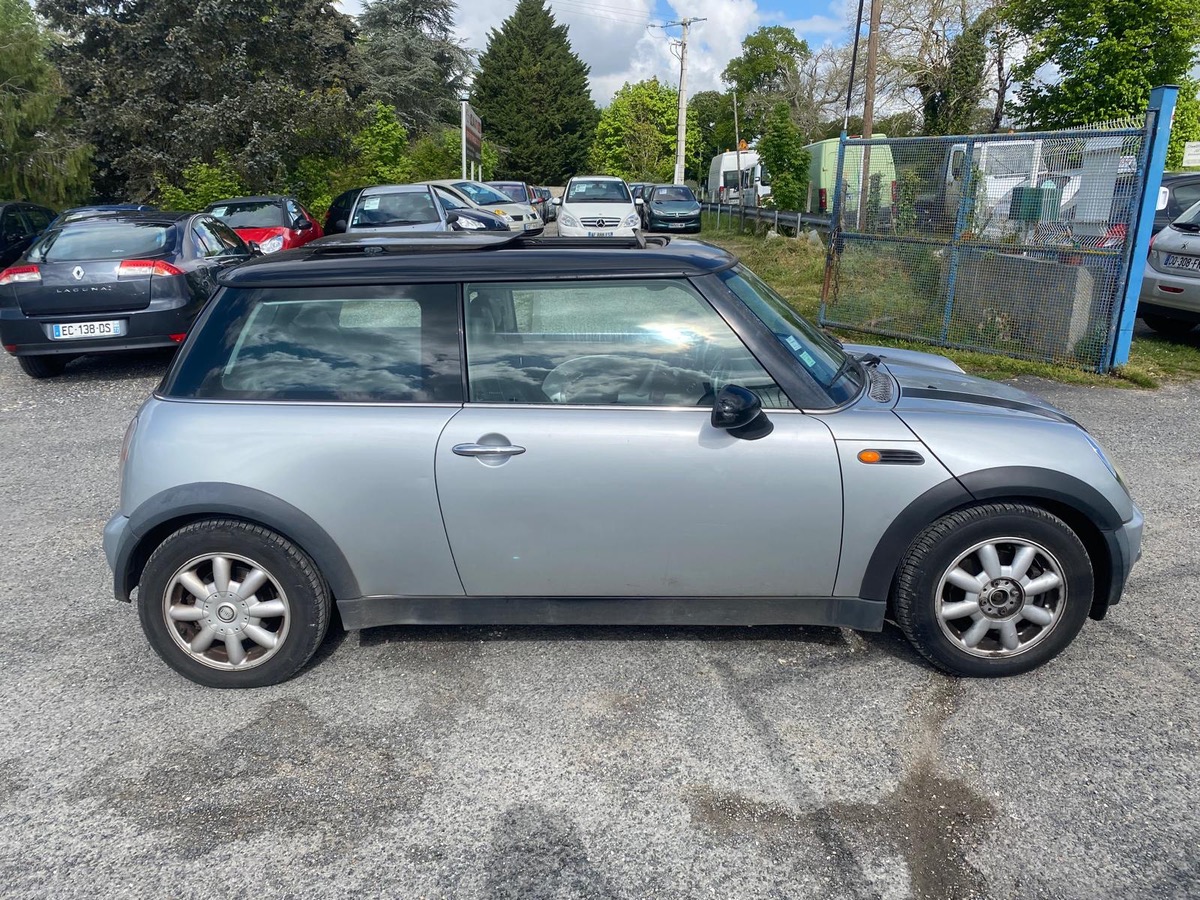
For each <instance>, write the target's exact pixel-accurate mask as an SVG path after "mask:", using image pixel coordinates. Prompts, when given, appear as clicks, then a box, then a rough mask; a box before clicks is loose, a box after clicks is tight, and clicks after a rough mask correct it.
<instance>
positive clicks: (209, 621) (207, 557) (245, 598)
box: [138, 519, 330, 687]
mask: <svg viewBox="0 0 1200 900" xmlns="http://www.w3.org/2000/svg"><path fill="white" fill-rule="evenodd" d="M329 611H330V599H329V590H328V588H327V587H326V586H325V583H324V581H323V580H322V579H321V576H320V575H319V573H318V572H317V569H316V566H315V565H314V564H313V562H312V560H310V559H309V558H308V557H307V556H306V555H305V554H304V553H303V552H302V551H301V550H300V549H299V548H298V547H296V546H295V545H294V544H292V543H291V542H290V541H288V540H287V539H286V538H284V537H281V536H280V535H278V534H275V533H274V532H272V531H269V530H267V529H266V528H262V527H260V526H257V525H251V524H249V523H247V522H241V521H238V520H236V519H205V520H201V521H199V522H194V523H192V524H190V525H188V526H186V527H184V528H181V529H180V530H179V531H176V532H175V533H174V534H172V535H171V536H170V537H168V538H167V539H166V540H165V541H163V543H162V544H160V545H159V547H158V549H156V550H155V551H154V553H153V555H151V557H150V559H149V561H148V562H147V563H146V568H145V571H144V572H143V573H142V577H141V581H140V584H139V587H138V615H139V618H140V619H141V623H142V630H143V631H144V632H145V634H146V638H147V639H148V640H149V641H150V645H151V646H152V647H153V648H154V650H155V651H156V652H157V653H158V655H159V656H161V657H162V658H163V660H164V661H165V662H166V663H167V665H169V666H170V667H171V668H173V669H174V670H175V671H177V672H179V673H180V674H181V675H184V676H185V677H187V678H190V679H191V680H192V681H195V682H198V683H199V684H203V685H207V686H209V687H262V686H264V685H268V684H276V683H278V682H280V681H285V680H287V679H288V678H290V677H291V676H292V675H294V674H295V673H296V672H297V671H298V670H299V669H300V668H301V667H302V666H303V665H304V664H305V663H306V662H308V660H309V659H310V658H311V657H312V655H313V653H314V652H316V649H317V647H318V645H320V643H321V639H322V638H323V637H324V636H325V631H326V629H327V628H328V627H329Z"/></svg>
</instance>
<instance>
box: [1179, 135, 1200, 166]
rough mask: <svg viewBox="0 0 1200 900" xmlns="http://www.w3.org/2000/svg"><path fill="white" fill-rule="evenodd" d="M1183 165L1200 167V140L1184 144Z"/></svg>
mask: <svg viewBox="0 0 1200 900" xmlns="http://www.w3.org/2000/svg"><path fill="white" fill-rule="evenodd" d="M1183 167H1184V168H1185V169H1190V168H1192V167H1195V168H1200V141H1188V142H1187V143H1186V144H1184V145H1183Z"/></svg>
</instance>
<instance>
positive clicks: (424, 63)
mask: <svg viewBox="0 0 1200 900" xmlns="http://www.w3.org/2000/svg"><path fill="white" fill-rule="evenodd" d="M457 7H458V4H457V2H455V0H371V2H368V3H367V4H366V5H365V6H364V7H363V11H362V14H361V15H360V16H359V17H358V26H359V29H360V46H361V47H362V55H363V60H364V62H365V64H366V75H367V83H368V85H369V87H368V89H367V94H368V96H369V97H370V98H371V99H373V100H380V101H382V102H384V103H386V104H388V105H389V106H391V107H393V108H394V109H395V110H396V115H397V116H398V117H399V119H400V121H401V122H403V123H404V125H405V126H406V127H408V128H409V129H426V128H429V127H431V126H435V125H437V124H439V123H441V124H450V123H454V122H457V121H458V98H459V97H460V96H461V95H462V93H463V88H464V79H465V77H466V74H467V72H469V71H470V69H471V54H470V53H469V52H467V50H465V49H464V48H463V47H462V46H461V45H460V44H459V43H458V41H457V40H456V39H455V38H454V12H455V9H456V8H457Z"/></svg>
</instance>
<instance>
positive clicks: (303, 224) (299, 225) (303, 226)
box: [292, 219, 313, 231]
mask: <svg viewBox="0 0 1200 900" xmlns="http://www.w3.org/2000/svg"><path fill="white" fill-rule="evenodd" d="M312 227H313V224H312V222H310V221H308V219H297V220H296V221H295V222H293V223H292V230H293V231H308V230H309V229H310V228H312Z"/></svg>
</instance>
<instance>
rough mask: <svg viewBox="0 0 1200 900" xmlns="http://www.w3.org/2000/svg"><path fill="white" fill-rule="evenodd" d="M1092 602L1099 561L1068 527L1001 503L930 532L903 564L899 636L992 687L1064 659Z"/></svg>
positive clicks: (958, 515)
mask: <svg viewBox="0 0 1200 900" xmlns="http://www.w3.org/2000/svg"><path fill="white" fill-rule="evenodd" d="M988 547H992V548H994V549H993V550H992V551H989V550H988V549H987V548H988ZM1018 570H1019V571H1018ZM1056 580H1057V584H1055V581H1056ZM972 584H973V585H974V586H975V593H974V594H972V592H971V591H970V590H968V588H969V587H970V586H971V585H972ZM1027 588H1028V589H1033V590H1031V591H1030V592H1029V593H1026V589H1027ZM1094 593H1095V581H1094V577H1093V573H1092V564H1091V559H1090V558H1089V557H1088V553H1087V549H1086V548H1085V547H1084V546H1083V543H1082V541H1080V539H1079V536H1078V535H1077V534H1076V533H1075V532H1074V531H1073V530H1072V529H1071V528H1070V526H1068V525H1067V524H1066V522H1064V521H1063V520H1062V519H1060V518H1059V517H1058V516H1056V515H1054V514H1053V513H1050V512H1048V511H1047V510H1045V509H1042V508H1040V507H1037V506H1029V505H1026V504H1020V503H994V504H987V505H983V506H974V507H970V508H968V509H963V510H959V511H957V512H953V513H950V514H949V515H946V516H944V517H942V518H941V519H938V520H937V521H936V522H934V523H933V524H932V525H930V526H929V527H927V528H926V529H925V530H924V531H922V532H921V533H920V534H919V535H918V536H917V538H916V540H915V541H913V543H912V544H911V545H910V546H909V548H908V552H907V554H906V555H905V557H904V559H903V561H902V562H901V564H900V569H899V572H898V573H897V576H896V582H895V592H894V595H893V600H894V608H895V614H896V621H897V624H898V625H899V626H900V630H901V631H902V632H903V633H904V635H905V637H907V638H908V640H909V641H910V642H911V643H912V645H913V646H914V647H915V648H916V649H917V651H918V652H920V654H921V655H922V656H924V657H925V658H926V659H927V660H929V661H930V662H931V663H933V664H934V665H935V666H937V667H938V668H939V669H942V670H943V671H945V672H948V673H950V674H952V675H962V676H967V677H973V678H991V677H1003V676H1008V675H1018V674H1020V673H1022V672H1028V671H1029V670H1031V669H1035V668H1037V667H1038V666H1040V665H1042V664H1043V663H1046V662H1048V661H1049V660H1051V659H1053V658H1054V657H1055V656H1057V655H1058V654H1059V653H1061V652H1062V651H1063V649H1064V648H1065V647H1066V646H1067V645H1068V644H1070V643H1071V641H1072V640H1073V639H1074V638H1075V635H1077V634H1078V633H1079V630H1080V629H1081V628H1082V627H1083V623H1084V621H1085V620H1086V619H1087V617H1088V613H1089V611H1090V610H1091V605H1092V599H1093V596H1094ZM972 604H973V607H974V608H972Z"/></svg>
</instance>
